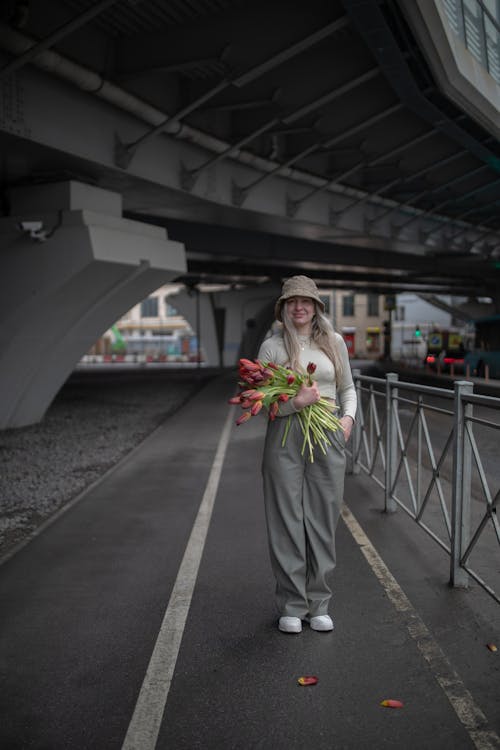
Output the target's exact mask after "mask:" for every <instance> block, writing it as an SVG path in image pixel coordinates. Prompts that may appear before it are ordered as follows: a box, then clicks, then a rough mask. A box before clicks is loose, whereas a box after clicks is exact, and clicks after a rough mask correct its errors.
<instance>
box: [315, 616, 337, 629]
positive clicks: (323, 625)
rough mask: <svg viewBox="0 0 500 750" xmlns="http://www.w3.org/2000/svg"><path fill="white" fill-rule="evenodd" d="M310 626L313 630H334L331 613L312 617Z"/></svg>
mask: <svg viewBox="0 0 500 750" xmlns="http://www.w3.org/2000/svg"><path fill="white" fill-rule="evenodd" d="M309 626H310V627H311V628H312V630H323V631H327V630H333V620H332V618H331V617H330V615H317V616H316V617H311V619H310V621H309Z"/></svg>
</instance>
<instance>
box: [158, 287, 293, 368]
mask: <svg viewBox="0 0 500 750" xmlns="http://www.w3.org/2000/svg"><path fill="white" fill-rule="evenodd" d="M279 294H280V287H279V286H275V285H271V284H268V285H267V284H266V285H263V286H259V287H255V288H246V289H234V290H233V289H231V290H229V291H223V292H206V293H201V294H200V295H199V298H198V295H197V291H196V290H195V289H194V290H190V291H183V292H180V293H179V294H177V295H176V296H175V297H174V298H172V303H173V304H174V305H175V307H176V308H177V309H178V310H179V312H180V313H181V314H182V315H183V316H184V317H185V318H186V320H188V321H189V323H190V324H191V326H192V328H193V329H194V330H195V331H196V333H197V335H198V334H199V337H200V341H201V346H202V349H203V351H204V353H205V356H206V359H207V364H209V365H211V366H212V367H219V366H222V367H233V366H235V365H236V364H237V362H238V359H239V357H240V356H241V357H250V358H251V359H252V358H254V357H256V356H257V351H258V348H259V345H260V343H261V341H262V340H263V338H264V336H265V334H266V332H267V330H268V329H269V328H270V327H271V325H272V323H273V321H274V303H275V300H276V299H277V298H278V297H279ZM197 305H199V308H198V310H197ZM216 310H222V311H223V315H222V316H221V318H222V319H223V321H224V325H223V331H222V347H221V348H222V361H220V350H219V341H218V338H217V326H216V312H215V311H216ZM198 319H199V327H200V330H199V332H198V330H197V320H198Z"/></svg>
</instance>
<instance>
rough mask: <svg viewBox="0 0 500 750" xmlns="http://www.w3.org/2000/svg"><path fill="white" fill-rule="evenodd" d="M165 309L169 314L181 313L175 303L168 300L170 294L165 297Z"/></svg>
mask: <svg viewBox="0 0 500 750" xmlns="http://www.w3.org/2000/svg"><path fill="white" fill-rule="evenodd" d="M165 311H166V314H167V316H175V315H179V313H178V311H177V308H175V307H174V306H173V305H171V304H170V302H168V296H167V297H165Z"/></svg>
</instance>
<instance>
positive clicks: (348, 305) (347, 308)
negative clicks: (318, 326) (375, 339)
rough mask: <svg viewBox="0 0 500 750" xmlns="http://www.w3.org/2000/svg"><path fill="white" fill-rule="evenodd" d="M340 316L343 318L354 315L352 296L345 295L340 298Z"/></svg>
mask: <svg viewBox="0 0 500 750" xmlns="http://www.w3.org/2000/svg"><path fill="white" fill-rule="evenodd" d="M342 314H343V315H344V316H345V317H349V316H352V315H354V294H346V295H345V296H344V297H342Z"/></svg>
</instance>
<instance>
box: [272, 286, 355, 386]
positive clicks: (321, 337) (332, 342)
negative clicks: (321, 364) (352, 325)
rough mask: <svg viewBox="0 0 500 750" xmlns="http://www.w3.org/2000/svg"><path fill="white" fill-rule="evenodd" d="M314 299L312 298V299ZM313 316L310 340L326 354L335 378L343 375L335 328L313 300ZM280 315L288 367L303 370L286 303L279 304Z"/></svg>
mask: <svg viewBox="0 0 500 750" xmlns="http://www.w3.org/2000/svg"><path fill="white" fill-rule="evenodd" d="M313 301H314V300H313ZM314 310H315V312H314V317H313V319H312V326H311V341H312V342H314V343H315V344H316V346H317V347H318V349H321V351H322V352H324V353H325V354H326V356H327V357H328V359H329V360H330V361H331V362H332V364H333V366H334V368H335V376H336V378H337V379H339V378H341V377H342V375H343V369H344V368H343V365H342V358H341V356H340V353H339V349H338V345H337V341H336V338H335V329H334V327H333V326H332V324H331V323H330V321H329V320H328V318H327V317H326V315H324V314H323V313H322V312H321V310H320V307H319V305H318V304H317V303H316V302H315V301H314ZM281 317H282V320H283V341H284V343H285V349H286V352H287V354H288V356H289V358H290V367H291V369H292V370H298V371H299V372H304V368H303V367H302V366H301V364H300V359H299V357H300V341H299V335H298V333H297V329H296V328H295V326H294V325H293V323H292V320H291V318H290V315H289V314H288V309H287V306H286V304H283V305H282V306H281Z"/></svg>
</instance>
